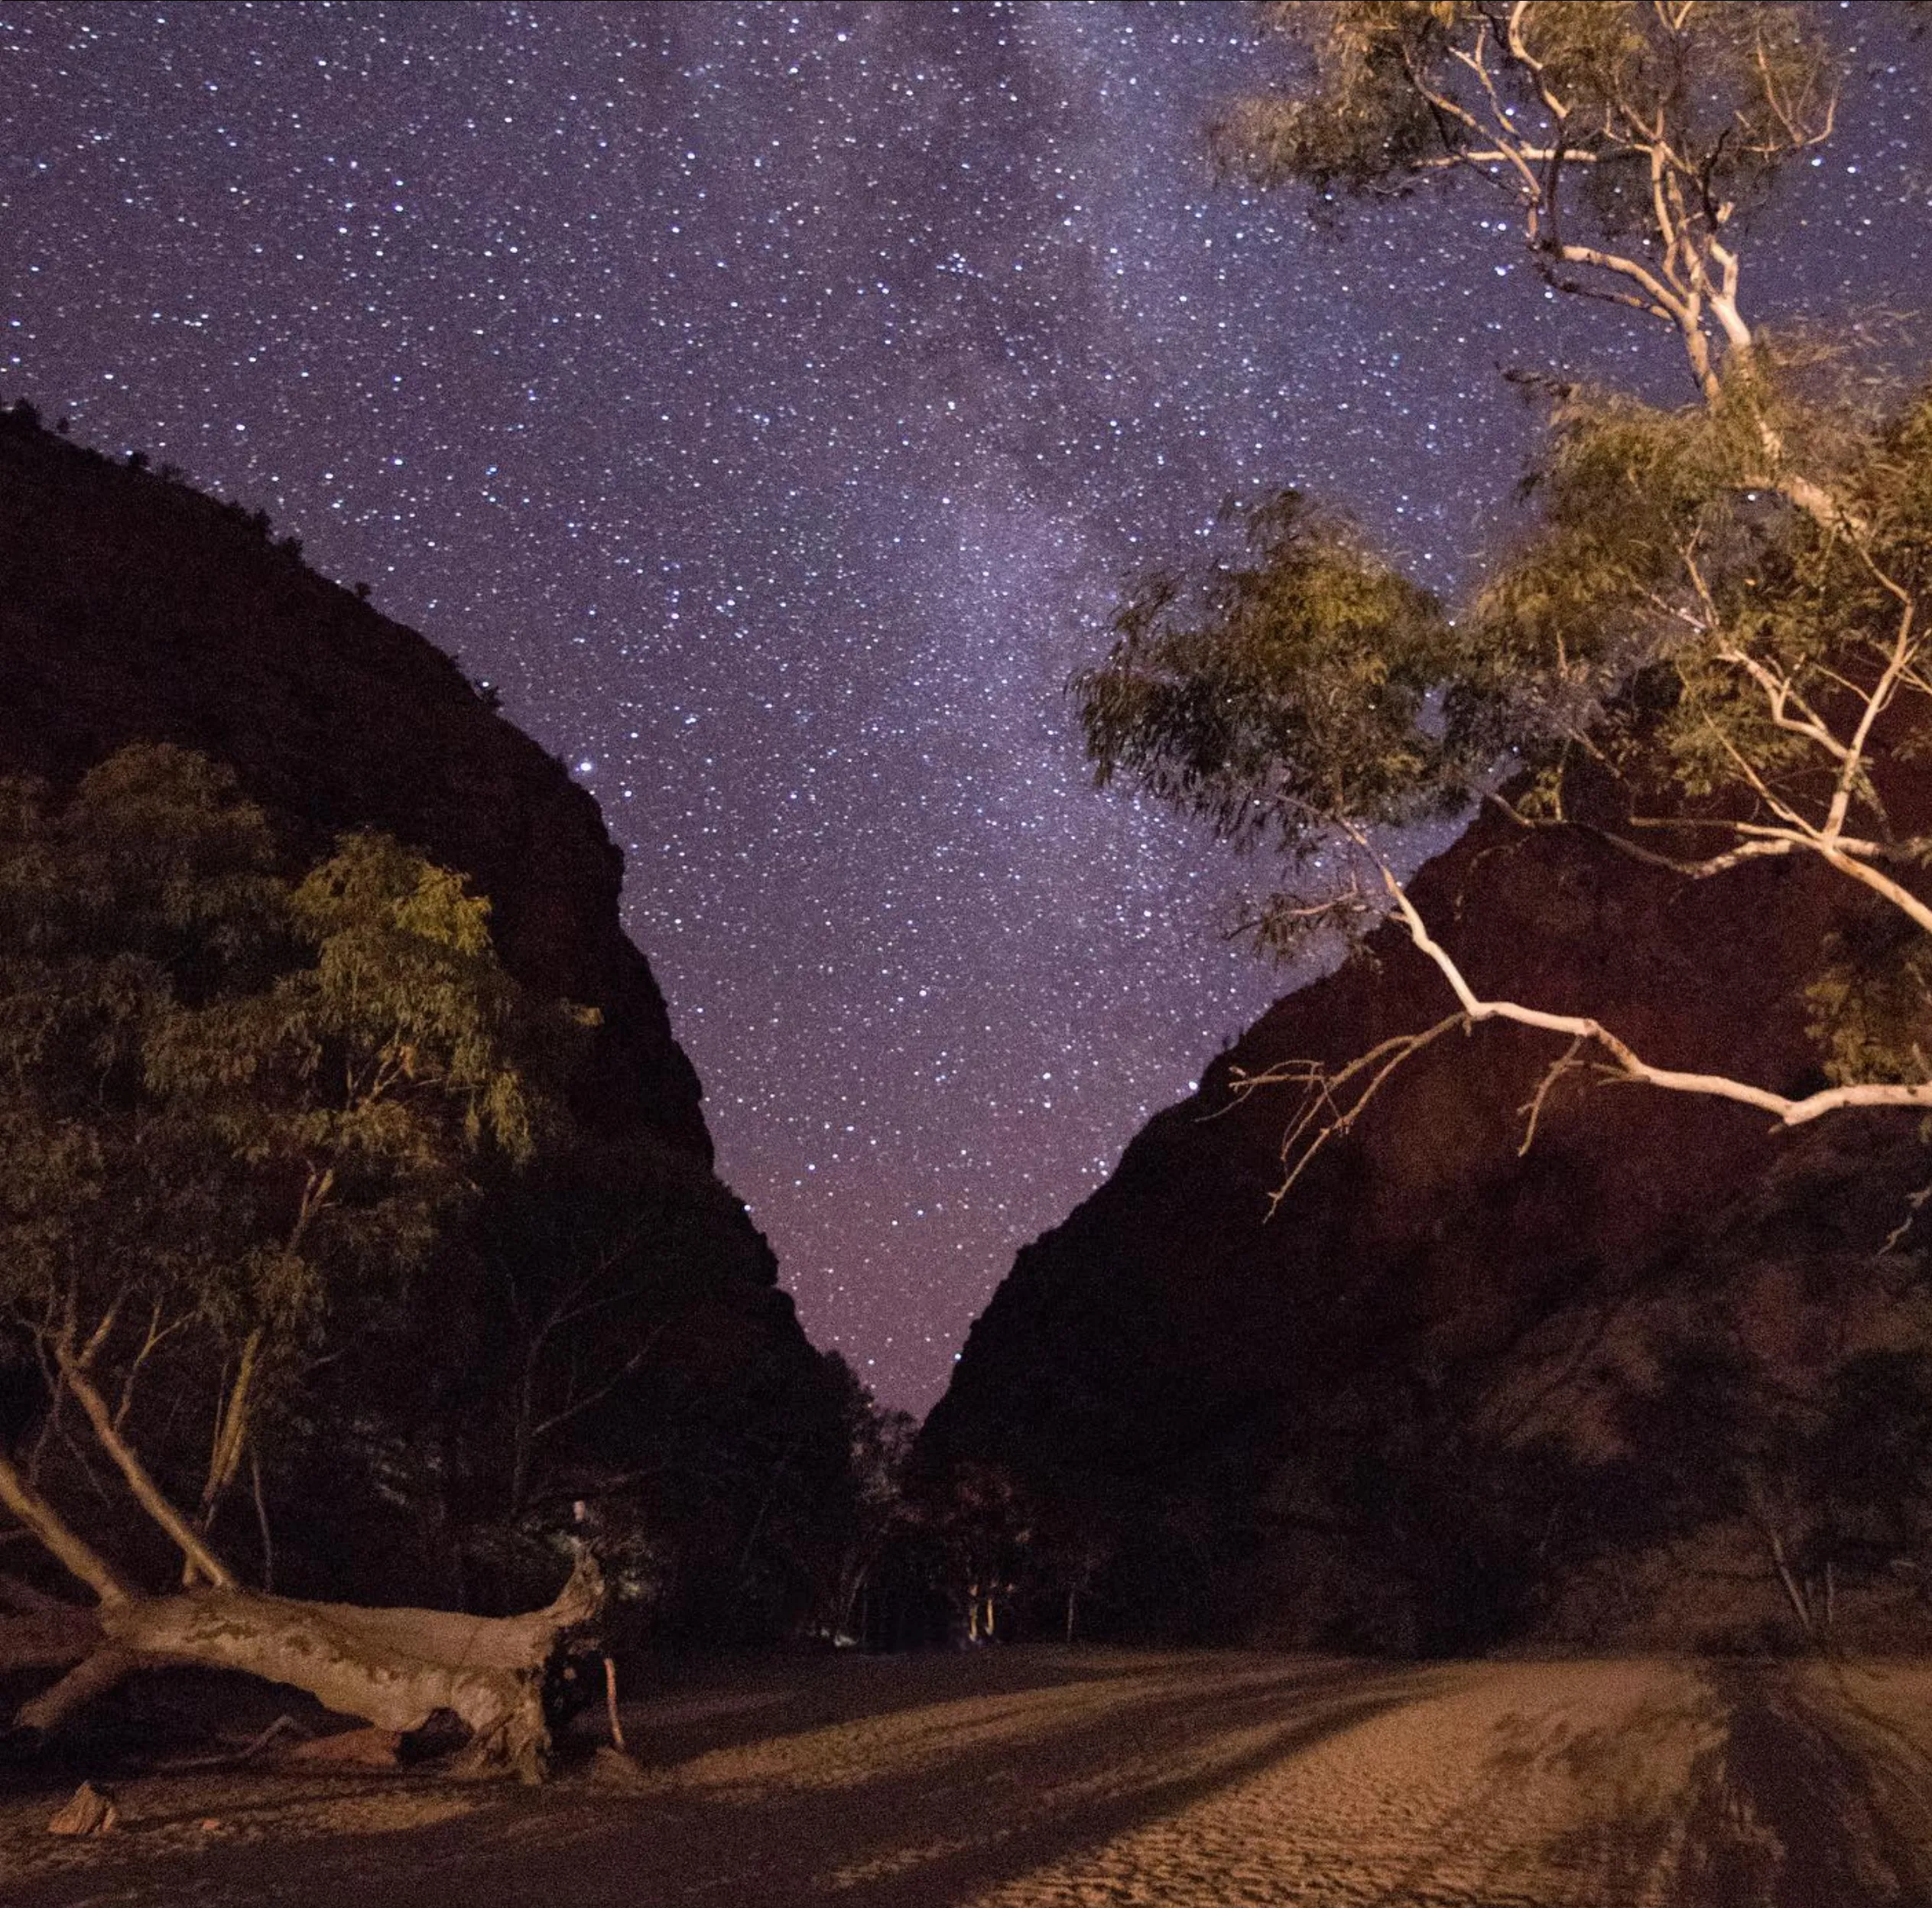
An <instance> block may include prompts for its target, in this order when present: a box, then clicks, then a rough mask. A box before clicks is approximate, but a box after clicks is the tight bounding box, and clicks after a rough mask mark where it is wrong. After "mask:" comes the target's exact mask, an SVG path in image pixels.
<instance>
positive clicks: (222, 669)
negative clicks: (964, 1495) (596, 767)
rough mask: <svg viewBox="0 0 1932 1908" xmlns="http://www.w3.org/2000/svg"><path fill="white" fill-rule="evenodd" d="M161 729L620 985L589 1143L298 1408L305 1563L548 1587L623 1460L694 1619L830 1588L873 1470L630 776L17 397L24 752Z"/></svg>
mask: <svg viewBox="0 0 1932 1908" xmlns="http://www.w3.org/2000/svg"><path fill="white" fill-rule="evenodd" d="M138 741H158V742H167V743H176V744H178V745H180V746H184V747H187V748H190V749H195V750H196V751H198V752H201V753H203V754H205V755H206V756H211V757H213V758H214V759H217V760H219V761H220V762H225V763H226V764H228V765H229V766H230V767H232V769H233V770H234V771H235V773H236V774H237V775H238V777H239V780H240V782H241V784H242V788H243V789H244V791H245V792H246V793H247V794H248V795H249V796H250V797H252V798H253V799H254V800H255V801H257V802H258V803H259V804H261V806H262V807H263V808H265V809H266V810H267V811H268V814H269V815H270V817H271V821H272V822H273V824H274V826H275V827H276V828H277V830H278V833H279V834H281V837H282V838H283V839H284V841H285V842H286V843H287V847H288V851H289V856H290V859H291V864H292V865H298V866H299V865H302V864H305V863H307V861H308V860H311V859H313V857H314V856H315V855H316V854H317V853H320V852H323V851H326V848H327V847H328V845H329V843H330V840H332V838H333V837H334V836H335V835H336V834H337V833H338V832H339V831H342V830H350V829H378V830H385V831H386V832H388V833H389V834H392V835H394V836H395V837H398V838H399V839H400V840H401V841H403V842H404V843H406V844H407V845H408V846H410V847H413V848H415V849H417V850H421V851H423V852H424V853H427V855H428V856H429V857H430V859H432V860H434V861H437V862H438V863H442V864H443V865H445V866H449V867H451V868H454V869H459V870H460V871H461V872H462V873H464V874H465V875H466V876H468V877H469V880H470V882H471V884H472V886H473V887H474V888H475V889H476V890H478V891H479V892H482V893H483V894H485V895H487V896H488V897H489V900H490V903H491V908H492V914H491V928H492V934H493V935H494V937H495V941H496V943H497V945H498V949H499V951H500V952H501V953H502V957H503V959H504V961H505V965H506V966H507V967H508V969H509V970H511V973H512V974H515V976H516V977H517V978H518V980H521V982H523V983H524V984H525V985H526V986H527V987H528V988H529V989H531V990H532V992H533V993H535V994H536V995H537V996H541V997H549V998H562V999H565V1000H570V1001H573V1002H576V1003H581V1004H583V1005H585V1006H590V1007H594V1008H595V1009H597V1012H598V1015H599V1024H598V1025H597V1026H596V1029H595V1031H594V1032H592V1033H591V1034H589V1035H588V1036H587V1045H586V1050H585V1052H583V1055H582V1058H581V1059H580V1062H579V1064H577V1065H576V1067H575V1069H574V1071H573V1075H572V1078H571V1081H570V1094H571V1097H572V1100H573V1107H574V1110H575V1112H576V1114H577V1115H578V1119H577V1122H576V1124H577V1127H578V1130H579V1133H580V1138H579V1139H578V1140H577V1141H576V1143H574V1144H573V1148H572V1149H571V1150H570V1151H569V1152H567V1154H565V1155H563V1156H558V1157H552V1158H548V1159H544V1160H543V1161H541V1162H540V1164H539V1165H538V1166H537V1168H535V1169H532V1170H531V1172H528V1173H526V1174H524V1175H521V1176H520V1177H518V1178H516V1179H515V1181H514V1182H511V1181H509V1180H506V1181H505V1182H504V1183H503V1184H501V1185H495V1184H493V1185H491V1186H490V1187H489V1188H486V1189H485V1193H486V1197H485V1204H484V1208H483V1211H482V1218H481V1220H480V1221H479V1224H478V1225H477V1227H476V1236H475V1237H473V1238H472V1239H470V1240H468V1241H467V1242H466V1243H464V1244H463V1247H462V1248H461V1250H453V1251H452V1253H450V1255H448V1263H446V1264H443V1265H442V1266H440V1269H439V1270H438V1272H437V1276H436V1278H435V1279H432V1280H431V1281H430V1282H428V1283H427V1285H425V1286H424V1287H423V1289H422V1290H421V1292H420V1294H419V1295H418V1299H417V1304H418V1305H419V1308H420V1312H419V1315H418V1316H417V1317H416V1318H414V1319H413V1320H412V1321H405V1322H403V1323H400V1324H398V1325H397V1326H396V1327H395V1330H394V1331H392V1333H391V1335H390V1337H389V1338H388V1340H387V1341H385V1342H384V1343H383V1344H381V1345H379V1346H378V1347H375V1349H374V1350H373V1351H369V1352H367V1353H366V1354H358V1357H357V1358H356V1359H351V1360H349V1361H347V1362H346V1363H339V1364H330V1365H328V1366H327V1370H326V1376H325V1377H323V1379H321V1380H318V1382H317V1387H316V1388H314V1389H313V1392H312V1395H310V1396H309V1398H308V1399H307V1403H306V1405H305V1406H304V1410H305V1412H307V1416H301V1415H299V1414H298V1415H296V1416H290V1417H288V1418H287V1419H286V1420H285V1421H284V1423H283V1425H282V1428H281V1440H282V1445H283V1448H282V1449H281V1451H279V1452H278V1453H277V1454H274V1455H275V1458H276V1466H277V1468H276V1469H275V1470H274V1472H273V1473H272V1474H271V1476H272V1477H280V1478H281V1480H282V1482H281V1486H280V1489H281V1503H280V1504H279V1505H277V1504H274V1503H271V1509H273V1510H276V1512H277V1515H278V1520H280V1523H281V1529H280V1530H279V1533H278V1545H277V1548H278V1552H279V1553H280V1555H279V1562H280V1568H281V1581H283V1583H284V1585H286V1586H287V1588H291V1589H297V1590H300V1589H308V1590H314V1591H324V1592H326V1593H328V1594H355V1595H374V1596H378V1597H386V1598H407V1599H408V1600H411V1601H418V1600H427V1601H440V1600H446V1599H447V1600H454V1601H459V1602H469V1603H472V1604H474V1603H476V1602H478V1601H481V1602H482V1604H485V1605H487V1604H489V1603H490V1602H491V1601H492V1600H493V1599H496V1600H502V1599H508V1600H511V1601H514V1600H515V1598H518V1597H520V1596H522V1595H524V1594H528V1591H529V1590H530V1588H531V1586H530V1585H524V1584H521V1583H520V1582H518V1581H517V1568H518V1567H521V1566H519V1565H517V1564H516V1560H517V1559H518V1558H519V1557H521V1559H523V1561H524V1562H525V1563H528V1564H529V1565H530V1566H531V1568H534V1569H535V1570H536V1571H537V1572H538V1574H539V1575H541V1573H542V1572H544V1571H546V1570H549V1569H552V1568H554V1565H552V1564H551V1563H550V1562H547V1552H546V1551H545V1549H544V1546H545V1543H546V1542H547V1539H546V1537H545V1536H544V1533H545V1531H546V1530H547V1529H551V1528H552V1527H553V1526H554V1524H555V1522H556V1519H557V1516H559V1515H561V1516H563V1517H564V1518H565V1519H566V1520H567V1518H568V1516H569V1514H570V1503H572V1501H573V1500H577V1499H580V1498H584V1497H591V1498H593V1499H594V1498H596V1497H597V1495H598V1494H599V1492H600V1491H602V1490H606V1489H608V1490H610V1491H613V1492H616V1493H617V1494H618V1495H619V1497H621V1498H622V1502H621V1503H618V1502H616V1500H612V1503H611V1504H609V1505H606V1511H607V1512H608V1513H609V1516H608V1521H609V1522H611V1523H612V1527H613V1528H615V1527H617V1526H620V1525H621V1526H623V1527H624V1528H627V1529H628V1528H632V1527H635V1528H638V1529H641V1528H645V1527H647V1526H648V1529H650V1531H651V1536H650V1539H649V1541H648V1545H647V1546H646V1549H648V1554H649V1568H648V1571H645V1573H644V1574H645V1575H648V1576H651V1577H652V1578H654V1580H655V1581H657V1582H658V1587H659V1598H658V1601H659V1605H660V1607H661V1610H664V1611H670V1612H671V1613H672V1614H671V1618H669V1619H667V1620H671V1623H672V1627H676V1626H677V1623H678V1622H683V1623H684V1624H685V1626H686V1627H696V1628H697V1629H700V1630H706V1631H708V1632H709V1633H753V1634H755V1633H768V1632H769V1629H770V1627H771V1626H772V1625H774V1624H781V1623H783V1622H784V1620H787V1612H790V1613H791V1614H796V1609H797V1605H798V1604H799V1602H800V1598H801V1597H802V1596H803V1595H804V1594H806V1591H805V1587H804V1585H802V1583H801V1581H800V1576H801V1573H802V1572H804V1570H805V1565H804V1563H803V1562H801V1556H802V1554H803V1552H805V1551H807V1550H809V1549H810V1545H811V1543H812V1542H813V1541H814V1540H815V1539H814V1536H813V1514H814V1513H813V1497H814V1494H818V1496H819V1497H820V1498H821V1499H822V1498H823V1496H824V1494H826V1493H827V1492H830V1491H835V1490H836V1486H837V1484H838V1483H839V1480H840V1478H841V1477H842V1475H843V1464H844V1463H845V1455H844V1438H845V1432H844V1429H843V1425H842V1423H841V1422H840V1420H839V1409H840V1403H839V1394H838V1393H837V1390H836V1386H833V1385H832V1384H830V1383H829V1381H828V1380H827V1377H826V1373H825V1371H824V1370H823V1365H822V1362H821V1361H820V1359H819V1358H818V1356H817V1354H816V1353H815V1352H814V1351H813V1349H812V1347H810V1345H809V1344H808V1343H807V1341H806V1340H805V1338H804V1334H803V1332H802V1331H801V1330H800V1328H799V1325H798V1323H797V1318H796V1317H795V1315H794V1312H793V1308H792V1305H791V1299H790V1298H789V1297H788V1296H787V1295H786V1294H784V1292H781V1291H780V1290H778V1286H777V1268H776V1265H775V1263H774V1260H773V1257H772V1255H771V1252H770V1250H769V1249H768V1247H767V1246H766V1243H765V1240H763V1238H762V1237H761V1236H760V1235H759V1234H758V1233H757V1232H756V1231H755V1230H754V1228H753V1227H752V1224H751V1222H750V1221H749V1218H748V1216H747V1214H745V1210H744V1208H743V1206H742V1204H741V1203H740V1202H739V1201H738V1200H737V1198H735V1196H734V1195H732V1193H731V1192H730V1191H729V1189H728V1188H725V1187H723V1186H722V1185H719V1182H717V1181H716V1178H714V1177H713V1174H712V1171H711V1165H712V1148H711V1142H710V1139H709V1135H708V1134H707V1133H706V1129H705V1125H704V1121H703V1117H702V1114H701V1113H700V1106H699V1100H700V1094H699V1086H698V1081H697V1078H696V1074H695V1073H694V1072H693V1069H692V1068H691V1067H690V1064H689V1062H688V1061H687V1059H686V1058H685V1056H684V1054H683V1053H682V1052H680V1049H679V1048H678V1047H677V1044H676V1043H675V1042H674V1040H673V1039H672V1037H671V1028H670V1023H669V1020H668V1018H667V1014H666V1011H665V1007H664V1000H663V999H662V997H661V995H660V993H659V991H658V987H657V984H656V983H655V981H654V979H653V978H652V976H651V971H650V969H649V967H648V966H647V964H646V963H645V959H644V957H643V956H642V955H641V954H639V952H638V950H637V949H636V948H635V947H634V946H633V945H632V944H631V942H630V941H628V939H627V938H625V934H624V933H623V931H622V927H621V925H620V924H619V913H618V905H619V886H620V883H621V882H622V875H623V866H622V857H621V856H620V854H619V852H618V850H616V848H615V847H613V845H612V843H611V840H610V839H609V836H608V834H606V830H605V828H604V825H603V822H602V817H601V816H600V815H599V812H598V809H597V807H596V803H595V802H594V801H593V800H592V798H590V796H589V795H588V794H586V792H585V791H583V789H581V788H579V787H577V786H576V785H575V784H574V783H573V782H572V781H571V780H570V777H569V775H567V772H565V770H564V769H563V765H561V764H560V762H557V761H556V760H555V759H553V758H552V757H551V756H549V755H548V754H547V753H546V752H545V751H544V749H541V747H540V746H538V745H537V743H534V742H533V741H532V740H531V739H530V738H529V737H528V736H525V735H524V734H523V733H521V732H520V731H519V730H517V729H516V728H515V727H514V726H512V725H511V723H508V721H506V720H505V719H504V718H503V717H502V716H500V715H499V714H498V713H496V712H495V704H494V698H493V697H490V696H489V695H487V694H484V693H480V692H479V691H478V690H477V689H476V688H475V687H472V684H470V683H469V681H466V679H465V678H464V676H463V673H462V671H460V670H459V668H457V666H456V663H455V662H454V661H453V660H452V659H451V658H450V657H449V656H447V655H445V654H443V652H441V651H440V650H439V649H438V648H436V647H434V646H433V645H432V644H431V643H430V642H428V641H427V640H426V639H424V637H423V636H421V635H418V634H417V633H416V632H414V631H413V630H411V629H405V628H404V627H402V626H400V625H398V624H397V623H395V622H392V621H391V620H390V619H388V618H387V617H385V616H382V614H381V613H379V612H378V610H377V609H375V608H374V607H373V606H372V605H371V604H370V603H369V602H368V601H366V600H364V593H362V592H360V591H352V590H346V589H343V588H341V587H338V586H337V585H336V584H334V583H330V582H329V581H327V580H325V579H324V578H323V577H320V576H319V575H317V574H316V573H315V572H314V571H313V570H310V568H308V567H307V566H306V565H305V564H304V562H303V561H302V560H301V554H300V544H299V541H296V540H295V539H293V538H284V539H283V540H282V541H279V542H278V541H273V540H271V535H270V526H269V524H268V519H267V518H266V517H265V516H263V515H259V514H251V513H250V512H248V511H246V510H245V509H242V508H240V507H239V506H237V505H232V504H225V503H222V502H219V501H217V500H216V499H212V498H209V497H208V496H203V495H201V494H200V493H198V492H196V491H194V490H193V489H191V488H190V487H188V486H186V485H184V484H183V483H180V482H178V481H177V480H175V479H174V478H173V477H172V476H170V475H168V474H165V473H154V472H151V471H150V470H148V468H147V466H146V465H145V463H144V462H143V461H142V460H139V459H135V460H131V461H129V462H128V463H115V462H112V461H111V460H108V459H106V458H105V457H101V456H100V455H99V454H97V453H94V452H93V451H90V450H85V449H83V448H80V447H77V446H76V445H73V444H70V443H69V442H67V441H66V440H64V439H63V437H60V436H59V435H57V434H54V433H52V432H50V431H46V430H44V429H43V428H41V426H40V424H39V421H38V420H37V418H35V417H34V415H33V414H31V412H29V411H27V410H25V409H24V408H16V409H15V410H14V411H11V412H6V413H0V774H16V775H17V774H22V773H25V774H31V775H36V776H38V777H41V778H44V779H46V780H47V781H49V782H52V783H53V784H54V785H56V786H57V787H66V786H70V785H72V784H73V782H76V781H77V780H78V778H80V775H82V774H83V772H85V771H86V769H88V768H89V767H90V766H91V765H93V764H94V763H95V762H99V761H100V760H101V759H102V758H104V757H105V756H108V755H109V754H110V753H111V752H113V751H114V750H115V749H118V748H119V747H121V746H123V745H125V744H127V743H134V742H138ZM593 1278H594V1279H595V1281H596V1284H595V1287H594V1289H592V1288H591V1287H590V1286H587V1285H586V1281H587V1280H590V1279H593ZM570 1292H576V1294H577V1295H578V1302H577V1303H576V1308H575V1312H572V1311H571V1310H570V1307H569V1306H567V1305H565V1303H564V1299H563V1296H562V1295H566V1294H568V1293H570ZM586 1293H587V1298H586ZM578 1313H581V1314H583V1318H578V1317H577V1316H576V1314H578ZM586 1319H587V1320H588V1321H589V1322H588V1323H587V1324H586V1322H585V1321H586ZM586 1400H587V1402H586ZM553 1419H554V1420H555V1423H554V1425H550V1421H551V1420H553ZM547 1425H550V1428H549V1429H545V1427H546V1426H547ZM358 1480H359V1482H358ZM274 1492H275V1487H274V1484H272V1482H271V1498H272V1497H274ZM559 1507H561V1508H559ZM640 1541H641V1540H640ZM235 1542H237V1544H238V1545H243V1546H245V1544H246V1542H248V1538H247V1536H246V1533H240V1534H238V1535H237V1536H236V1537H235ZM533 1546H534V1547H533ZM787 1546H789V1548H788V1549H787ZM639 1554H640V1555H642V1554H643V1553H642V1552H640V1553H639ZM505 1559H509V1561H508V1562H506V1561H505ZM513 1566H515V1567H513ZM639 1568H640V1569H642V1568H643V1566H642V1565H639ZM552 1587H554V1586H552ZM541 1594H544V1595H547V1594H548V1590H547V1588H546V1589H544V1590H543V1591H542V1592H541ZM677 1611H682V1612H683V1613H684V1614H683V1616H682V1617H678V1616H677V1614H676V1613H677Z"/></svg>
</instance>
